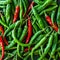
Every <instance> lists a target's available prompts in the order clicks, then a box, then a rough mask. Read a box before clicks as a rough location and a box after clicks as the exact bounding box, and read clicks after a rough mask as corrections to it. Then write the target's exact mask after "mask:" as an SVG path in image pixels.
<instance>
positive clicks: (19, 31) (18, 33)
mask: <svg viewBox="0 0 60 60" xmlns="http://www.w3.org/2000/svg"><path fill="white" fill-rule="evenodd" d="M21 33H22V28H21V27H19V28H18V31H17V38H18V39H19V38H20V36H21Z"/></svg>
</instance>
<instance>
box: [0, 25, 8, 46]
mask: <svg viewBox="0 0 60 60" xmlns="http://www.w3.org/2000/svg"><path fill="white" fill-rule="evenodd" d="M0 31H1V32H2V35H4V29H3V27H2V26H1V25H0ZM4 42H5V44H6V45H8V41H7V39H6V37H4Z"/></svg>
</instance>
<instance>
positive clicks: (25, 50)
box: [24, 47, 32, 52]
mask: <svg viewBox="0 0 60 60" xmlns="http://www.w3.org/2000/svg"><path fill="white" fill-rule="evenodd" d="M30 50H32V47H31V48H30ZM27 51H28V48H25V49H24V52H27Z"/></svg>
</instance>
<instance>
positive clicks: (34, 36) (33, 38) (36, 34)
mask: <svg viewBox="0 0 60 60" xmlns="http://www.w3.org/2000/svg"><path fill="white" fill-rule="evenodd" d="M45 30H46V28H44V29H42V30H40V31H38V32H36V33H35V34H34V35H33V36H32V37H31V40H30V42H29V44H32V42H33V41H34V40H35V38H37V36H38V35H40V34H41V33H42V32H44V31H45Z"/></svg>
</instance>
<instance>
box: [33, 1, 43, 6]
mask: <svg viewBox="0 0 60 60" xmlns="http://www.w3.org/2000/svg"><path fill="white" fill-rule="evenodd" d="M33 1H34V2H35V3H37V4H40V5H41V4H43V3H44V1H41V0H40V1H39V0H33Z"/></svg>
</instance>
